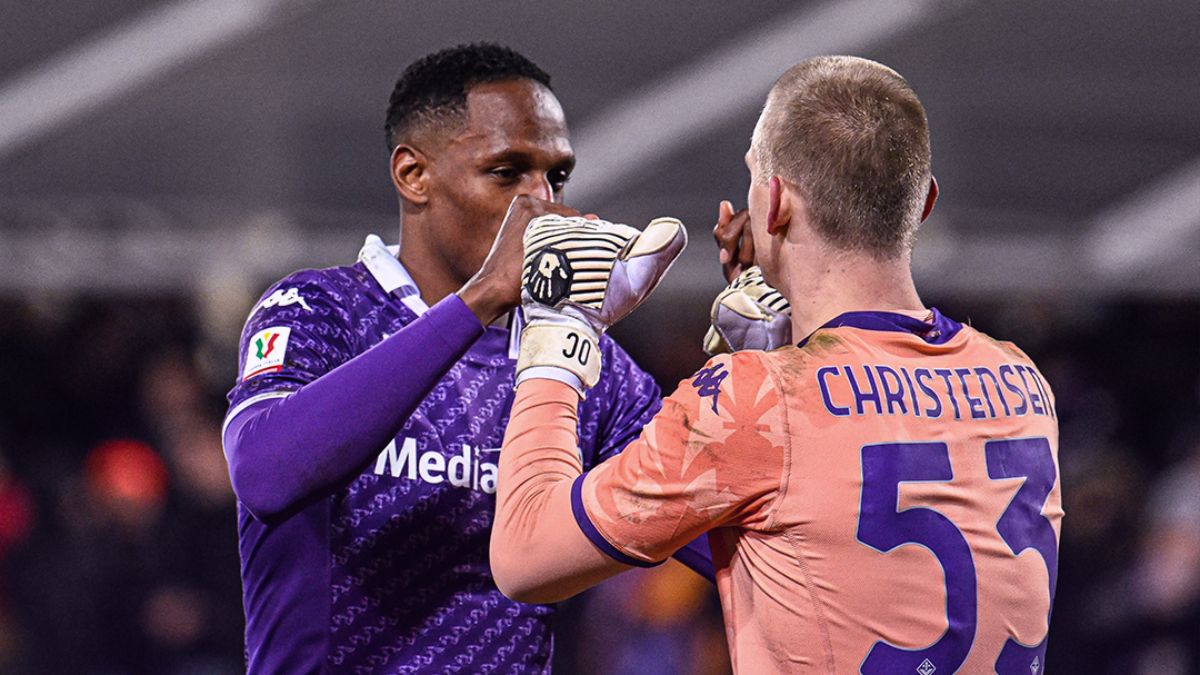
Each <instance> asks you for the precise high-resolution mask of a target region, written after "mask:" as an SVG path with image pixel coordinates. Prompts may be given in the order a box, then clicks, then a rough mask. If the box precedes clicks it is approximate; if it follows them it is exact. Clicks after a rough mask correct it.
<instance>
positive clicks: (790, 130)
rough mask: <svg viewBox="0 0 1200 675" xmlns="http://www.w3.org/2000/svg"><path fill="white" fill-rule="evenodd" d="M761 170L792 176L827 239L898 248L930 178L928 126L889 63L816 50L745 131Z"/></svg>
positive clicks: (880, 250)
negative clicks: (751, 133) (821, 53)
mask: <svg viewBox="0 0 1200 675" xmlns="http://www.w3.org/2000/svg"><path fill="white" fill-rule="evenodd" d="M753 143H754V154H755V157H756V161H757V163H758V170H759V173H760V178H761V179H762V180H766V179H767V178H769V177H770V176H779V177H781V178H784V179H787V180H788V181H789V182H791V183H794V184H795V185H796V186H797V188H798V189H799V190H800V191H801V194H802V196H803V197H804V199H805V201H806V202H807V205H808V214H809V217H810V219H811V221H812V222H813V225H814V227H816V229H817V231H818V232H820V233H821V234H822V236H824V237H825V238H826V239H827V240H828V241H830V242H831V243H833V244H834V245H835V246H838V247H839V248H844V249H851V250H861V251H866V252H869V253H871V254H872V255H874V256H875V257H877V258H881V259H885V258H891V257H895V256H898V255H907V253H908V252H909V250H910V249H911V248H912V241H913V237H914V235H915V234H916V230H917V226H918V225H920V222H921V214H922V211H923V209H924V205H925V197H926V194H927V187H928V185H929V179H930V175H931V174H930V153H929V125H928V122H927V121H926V119H925V109H924V107H923V106H922V105H921V102H920V101H919V100H917V95H916V93H915V92H914V91H913V90H912V87H910V86H909V85H908V82H906V81H905V80H904V78H903V77H901V76H900V75H899V74H898V73H896V71H894V70H892V69H891V68H888V67H887V66H884V65H882V64H879V63H876V62H874V61H869V60H867V59H861V58H857V57H852V56H823V57H818V58H813V59H808V60H806V61H802V62H800V63H798V64H796V65H795V66H792V67H791V68H790V69H788V71H787V72H786V73H784V74H783V76H782V77H780V78H779V79H778V80H776V82H775V86H774V87H772V88H771V93H770V95H769V96H768V97H767V104H766V107H765V108H764V110H763V114H762V117H761V118H760V119H759V124H758V128H756V129H755V132H754V141H753Z"/></svg>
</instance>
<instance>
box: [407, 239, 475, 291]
mask: <svg viewBox="0 0 1200 675" xmlns="http://www.w3.org/2000/svg"><path fill="white" fill-rule="evenodd" d="M405 230H406V232H408V233H409V234H411V235H414V236H403V235H401V242H402V243H401V246H400V263H401V264H402V265H404V269H406V270H408V274H409V276H411V277H412V279H413V281H414V282H416V284H417V290H418V291H420V292H421V300H424V301H425V304H426V305H429V306H430V307H433V306H434V305H436V304H437V303H438V302H440V301H441V300H442V299H443V298H445V297H446V296H448V295H450V294H451V293H453V292H455V291H457V290H458V289H459V288H461V287H462V285H463V284H464V283H466V282H465V281H464V280H459V279H457V278H456V276H455V274H454V271H453V270H452V269H451V267H450V265H449V264H447V263H446V261H444V260H443V259H442V258H441V256H439V255H438V253H437V251H435V250H433V249H431V248H430V247H429V246H427V243H426V241H427V240H426V238H425V237H422V236H419V235H418V234H417V233H416V232H415V230H416V228H415V227H410V226H408V225H407V224H406V226H405Z"/></svg>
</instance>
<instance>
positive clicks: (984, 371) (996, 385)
mask: <svg viewBox="0 0 1200 675" xmlns="http://www.w3.org/2000/svg"><path fill="white" fill-rule="evenodd" d="M975 375H976V377H978V378H979V388H980V389H982V390H983V398H984V400H985V401H987V404H988V411H989V412H991V413H992V417H995V416H996V407H995V406H993V405H992V396H991V394H989V393H988V387H987V383H986V382H984V381H983V377H984V375H986V376H988V377H989V378H991V380H992V389H993V390H995V392H996V397H997V398H999V399H1000V405H1001V406H1003V407H1004V414H1005V415H1011V414H1012V413H1011V412H1010V411H1009V409H1008V401H1005V400H1004V392H1002V391H1000V381H999V380H998V379H996V374H995V373H993V372H992V371H991V370H990V369H988V368H985V367H983V366H980V367H978V368H976V369H975Z"/></svg>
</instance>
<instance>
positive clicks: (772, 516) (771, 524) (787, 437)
mask: <svg viewBox="0 0 1200 675" xmlns="http://www.w3.org/2000/svg"><path fill="white" fill-rule="evenodd" d="M760 358H761V359H762V363H763V366H764V367H765V368H766V370H767V373H768V374H769V375H770V377H771V384H772V385H775V390H776V391H778V392H779V398H780V402H781V403H783V406H782V407H783V438H784V450H783V466H782V467H781V469H780V471H781V473H780V476H779V490H778V491H777V492H776V493H775V497H774V498H772V499H771V503H770V505H769V506H768V507H767V509H768V511H769V513H768V514H767V520H766V522H765V523H764V526H765V527H766V529H767V530H768V531H769V530H773V529H775V527H776V526H777V524H778V522H777V521H778V515H779V503H780V502H782V501H783V498H784V496H785V495H786V494H787V490H788V487H789V485H790V480H789V479H790V477H791V468H792V434H791V423H790V420H789V416H788V412H787V411H788V407H787V394H786V393H785V392H784V390H783V387H780V386H778V384H779V381H780V377H779V376H778V374H777V373H776V371H775V367H774V364H772V363H771V362H770V360H769V359H768V358H767V357H766V356H765V355H764V356H762V357H760Z"/></svg>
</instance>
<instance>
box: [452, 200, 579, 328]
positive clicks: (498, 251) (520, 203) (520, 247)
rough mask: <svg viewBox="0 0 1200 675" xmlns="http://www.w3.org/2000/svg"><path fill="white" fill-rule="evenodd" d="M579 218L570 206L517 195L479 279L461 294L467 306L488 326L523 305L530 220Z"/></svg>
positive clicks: (460, 292)
mask: <svg viewBox="0 0 1200 675" xmlns="http://www.w3.org/2000/svg"><path fill="white" fill-rule="evenodd" d="M548 213H549V214H557V215H560V216H578V215H579V212H578V211H576V210H575V209H572V208H570V207H569V206H563V205H562V204H555V203H554V202H548V201H545V200H542V199H538V198H537V197H531V196H529V195H517V196H516V197H514V198H513V200H512V203H511V204H509V205H508V213H506V214H505V215H504V222H503V223H501V224H500V231H499V232H498V233H496V240H495V241H494V242H492V249H491V251H489V252H488V256H487V258H486V259H485V260H484V261H483V265H482V266H481V267H480V268H479V271H478V272H476V273H475V276H473V277H471V278H470V280H468V281H467V283H466V284H464V285H463V287H462V288H461V289H459V291H458V295H459V297H461V298H462V299H463V302H464V303H466V305H467V307H469V308H470V309H471V311H472V312H474V313H475V316H477V317H479V321H480V322H481V323H482V324H483V325H485V326H486V325H488V324H490V323H491V322H492V321H494V320H495V319H496V318H497V317H499V316H500V315H501V314H503V313H505V312H507V311H508V310H510V309H512V308H513V307H516V306H517V305H519V304H521V265H522V261H523V260H524V257H525V253H524V244H523V238H524V235H525V228H526V227H527V226H528V225H529V221H531V220H533V219H534V218H537V217H538V216H543V215H546V214H548Z"/></svg>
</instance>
